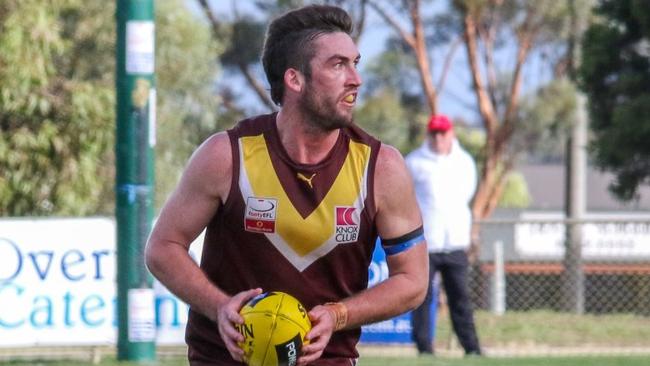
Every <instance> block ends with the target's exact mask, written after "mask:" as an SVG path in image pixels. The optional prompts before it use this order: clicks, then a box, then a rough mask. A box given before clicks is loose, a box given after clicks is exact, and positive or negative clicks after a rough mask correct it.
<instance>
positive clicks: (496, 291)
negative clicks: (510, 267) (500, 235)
mask: <svg viewBox="0 0 650 366" xmlns="http://www.w3.org/2000/svg"><path fill="white" fill-rule="evenodd" d="M491 305H492V306H491V307H492V313H493V314H494V315H503V314H504V313H505V312H506V271H505V260H504V259H503V242H502V241H501V240H497V241H495V242H494V272H493V273H492V301H491Z"/></svg>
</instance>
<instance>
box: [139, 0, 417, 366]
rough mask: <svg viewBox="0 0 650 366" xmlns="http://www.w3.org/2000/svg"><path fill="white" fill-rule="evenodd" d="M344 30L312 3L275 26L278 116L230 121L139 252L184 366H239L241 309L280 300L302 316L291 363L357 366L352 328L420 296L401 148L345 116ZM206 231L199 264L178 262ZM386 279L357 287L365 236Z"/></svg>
mask: <svg viewBox="0 0 650 366" xmlns="http://www.w3.org/2000/svg"><path fill="white" fill-rule="evenodd" d="M351 24H352V22H351V20H350V17H349V16H348V14H347V13H346V12H345V11H343V10H342V9H340V8H337V7H332V6H322V5H312V6H307V7H304V8H301V9H297V10H294V11H291V12H288V13H287V14H285V15H283V16H281V17H279V18H277V19H275V20H273V21H272V22H271V24H270V25H269V29H268V32H267V35H266V41H265V45H264V50H263V55H262V64H263V66H264V71H265V72H266V75H267V78H268V81H269V84H270V86H271V97H272V99H273V101H274V102H275V103H277V104H278V105H280V106H281V110H280V111H279V112H278V113H273V114H269V115H262V116H257V117H253V118H249V119H246V120H244V121H241V122H239V123H238V124H237V125H236V126H235V127H234V128H233V129H231V130H228V131H226V132H221V133H217V134H215V135H213V136H211V137H210V138H208V139H207V140H206V141H205V142H204V143H203V144H202V145H201V146H200V147H199V148H198V149H197V151H196V152H195V153H194V154H193V156H192V158H191V159H190V161H189V163H188V166H187V167H186V170H185V172H184V173H183V176H182V178H181V181H180V183H179V185H178V187H177V188H176V189H175V191H174V192H173V193H172V195H171V196H170V198H169V200H168V201H167V202H166V204H165V205H164V207H163V209H162V211H161V213H160V216H159V218H158V221H157V223H156V226H155V227H154V229H153V231H152V234H151V236H150V239H149V242H148V244H147V248H146V260H147V265H148V267H149V269H150V270H151V272H152V273H153V274H154V276H156V277H157V278H158V279H159V280H160V282H161V283H162V284H164V285H165V286H166V287H167V288H168V289H169V290H171V292H173V293H174V294H176V295H177V296H178V297H179V298H180V299H182V300H184V301H185V302H187V303H188V304H189V305H190V314H189V319H188V324H187V330H186V342H187V344H188V358H189V361H190V364H191V365H193V366H204V365H240V361H242V360H243V351H242V350H241V349H240V348H239V347H238V346H237V342H239V341H242V340H243V336H242V335H241V334H239V333H238V332H237V330H236V328H235V324H241V323H243V319H242V318H241V316H240V315H239V310H240V309H241V307H242V305H243V304H244V303H245V302H246V301H248V300H249V299H251V298H252V297H254V296H256V295H258V294H260V293H261V292H262V291H284V292H287V293H289V294H292V295H293V296H295V297H296V298H297V299H298V300H300V301H301V302H302V303H303V305H304V306H305V307H306V308H307V309H310V311H309V317H310V319H311V320H312V323H313V328H312V330H311V331H310V332H309V333H308V334H307V339H308V340H309V344H308V345H306V346H304V347H303V349H302V350H303V354H302V355H301V357H300V358H299V360H298V363H299V364H300V365H304V364H307V363H309V364H312V365H354V364H356V359H357V357H358V352H357V350H356V343H357V341H358V339H359V335H360V332H361V328H360V327H361V325H363V324H367V323H373V322H376V321H379V320H383V319H388V318H391V317H394V316H396V315H398V314H400V313H403V312H406V311H408V310H411V309H413V308H415V307H416V306H417V305H419V304H420V303H421V302H422V300H423V298H424V296H425V294H426V282H427V276H428V274H427V273H428V263H427V261H426V254H425V253H426V246H425V245H424V238H423V235H422V220H421V217H420V213H419V210H418V208H417V203H416V200H415V194H414V191H413V186H412V182H411V181H410V176H409V174H408V171H407V169H406V166H405V164H404V160H403V159H402V157H401V155H400V154H399V152H398V151H397V150H396V149H394V148H392V147H389V146H387V145H383V144H381V143H380V142H379V141H378V140H376V139H374V138H373V137H371V136H370V135H368V134H366V133H365V132H364V131H362V130H361V129H359V128H358V127H357V126H356V125H355V124H354V123H353V120H352V110H353V108H354V106H355V102H356V97H357V93H358V90H359V87H360V86H361V78H360V77H359V74H358V72H357V69H356V65H357V63H358V61H359V58H360V55H359V52H358V50H357V47H356V45H355V44H354V42H353V41H352V38H351V37H350V32H351V30H352V29H351V28H352V27H351ZM204 228H207V229H206V235H205V240H204V245H203V254H202V258H201V265H200V267H199V266H197V265H196V263H195V262H194V261H192V259H191V258H190V256H189V255H188V249H189V245H190V243H191V242H192V241H193V240H194V238H196V237H197V236H198V235H199V233H201V231H202V230H203V229H204ZM377 235H379V236H380V237H381V238H382V243H383V245H384V249H385V251H386V253H387V264H388V268H389V278H388V279H387V280H386V281H383V282H382V283H380V284H378V285H376V286H374V287H372V288H370V289H367V282H368V266H369V264H370V261H371V257H372V252H373V248H374V244H375V238H376V237H377Z"/></svg>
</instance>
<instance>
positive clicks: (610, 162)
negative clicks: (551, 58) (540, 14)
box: [579, 0, 650, 200]
mask: <svg viewBox="0 0 650 366" xmlns="http://www.w3.org/2000/svg"><path fill="white" fill-rule="evenodd" d="M597 14H598V15H599V16H600V19H599V21H598V22H597V23H594V24H592V25H591V26H590V27H589V28H588V30H587V32H586V34H585V36H584V42H583V54H582V56H583V57H582V65H581V67H580V71H579V77H580V78H581V87H582V89H583V90H584V91H585V93H586V94H587V95H588V97H589V114H590V119H591V129H592V131H593V133H594V138H593V141H592V143H591V152H592V156H593V158H594V161H595V163H596V165H597V166H599V167H600V168H602V169H604V170H608V171H611V172H613V173H614V175H615V177H616V180H615V181H614V183H613V184H612V185H611V186H610V189H611V190H612V192H613V193H614V194H616V196H618V197H619V198H621V199H623V200H631V199H634V198H635V197H638V188H639V186H640V185H642V184H647V183H648V182H649V181H650V144H648V141H649V140H650V87H649V85H650V12H648V2H647V1H644V0H620V1H618V0H616V1H614V0H604V1H602V2H601V3H600V6H598V8H597Z"/></svg>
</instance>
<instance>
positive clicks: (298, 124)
mask: <svg viewBox="0 0 650 366" xmlns="http://www.w3.org/2000/svg"><path fill="white" fill-rule="evenodd" d="M276 128H277V129H278V135H279V136H280V142H281V143H282V146H283V147H284V149H285V151H286V152H287V154H288V155H289V157H290V158H291V160H293V161H294V162H296V163H300V164H317V163H319V162H321V161H322V160H323V159H325V157H326V156H327V154H329V152H330V150H332V148H333V147H334V144H336V140H337V139H338V136H339V130H338V129H336V130H332V131H325V130H323V129H319V128H318V127H317V126H314V125H312V124H310V123H309V122H307V121H305V119H304V116H303V115H302V114H301V113H299V112H298V111H297V110H295V109H294V110H292V109H289V108H282V109H281V110H280V112H278V114H277V117H276Z"/></svg>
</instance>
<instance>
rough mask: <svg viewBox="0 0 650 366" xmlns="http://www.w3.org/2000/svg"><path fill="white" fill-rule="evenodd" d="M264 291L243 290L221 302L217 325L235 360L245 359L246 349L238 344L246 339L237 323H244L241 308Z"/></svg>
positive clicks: (257, 289)
mask: <svg viewBox="0 0 650 366" xmlns="http://www.w3.org/2000/svg"><path fill="white" fill-rule="evenodd" d="M261 293H262V289H261V288H256V289H252V290H248V291H243V292H240V293H238V294H236V295H235V296H233V297H231V298H229V299H228V300H227V301H225V302H223V303H221V304H219V308H218V311H217V326H218V329H219V334H220V335H221V338H222V339H223V342H224V344H225V345H226V348H227V349H228V352H230V355H231V356H232V358H233V359H234V360H235V361H239V362H243V361H244V351H243V350H242V349H241V348H240V347H239V346H238V345H237V343H239V342H243V341H244V336H243V335H241V334H240V333H239V331H238V330H237V328H235V324H237V325H241V324H244V318H242V316H241V315H239V310H241V308H242V307H243V306H244V304H246V303H247V302H248V301H249V300H250V299H252V298H253V297H255V296H257V295H259V294H261Z"/></svg>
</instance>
